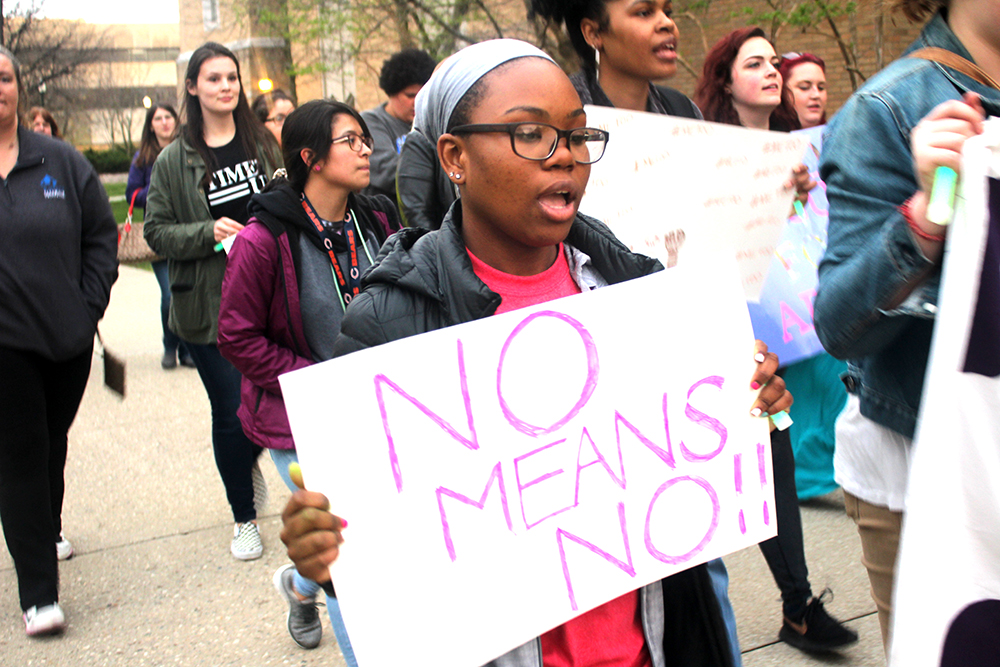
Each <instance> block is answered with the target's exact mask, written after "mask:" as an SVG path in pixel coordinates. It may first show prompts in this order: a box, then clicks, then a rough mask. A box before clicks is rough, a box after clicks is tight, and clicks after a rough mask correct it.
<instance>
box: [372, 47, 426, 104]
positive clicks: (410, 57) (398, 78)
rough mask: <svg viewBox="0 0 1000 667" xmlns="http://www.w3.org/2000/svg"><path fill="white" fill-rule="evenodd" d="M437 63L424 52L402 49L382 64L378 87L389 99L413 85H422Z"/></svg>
mask: <svg viewBox="0 0 1000 667" xmlns="http://www.w3.org/2000/svg"><path fill="white" fill-rule="evenodd" d="M435 67H437V61H436V60H434V58H432V57H431V55H430V54H429V53H427V52H426V51H421V50H420V49H403V50H402V51H399V52H398V53H394V54H392V55H391V56H390V57H389V59H388V60H386V61H385V62H383V63H382V70H381V71H380V72H379V75H378V86H379V88H381V89H382V90H384V91H385V94H386V95H389V96H390V97H391V96H393V95H395V94H396V93H398V92H400V91H402V90H403V89H404V88H409V87H410V86H413V85H421V86H422V85H424V84H425V83H427V79H429V78H431V74H433V73H434V68H435Z"/></svg>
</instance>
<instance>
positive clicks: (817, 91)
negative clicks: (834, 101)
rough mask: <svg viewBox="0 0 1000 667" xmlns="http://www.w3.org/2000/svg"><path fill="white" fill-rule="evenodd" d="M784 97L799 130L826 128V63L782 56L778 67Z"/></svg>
mask: <svg viewBox="0 0 1000 667" xmlns="http://www.w3.org/2000/svg"><path fill="white" fill-rule="evenodd" d="M778 71H779V72H780V73H781V78H782V80H783V81H784V82H785V95H787V96H789V97H790V99H791V101H792V106H793V108H794V109H795V113H796V115H797V116H798V119H799V124H800V125H802V127H803V128H809V127H817V126H819V125H825V124H826V63H825V62H823V59H822V58H820V57H819V56H814V55H813V54H811V53H786V54H785V55H783V56H781V65H780V66H779V67H778Z"/></svg>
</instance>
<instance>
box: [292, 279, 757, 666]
mask: <svg viewBox="0 0 1000 667" xmlns="http://www.w3.org/2000/svg"><path fill="white" fill-rule="evenodd" d="M752 357H753V334H752V331H751V328H750V321H749V317H748V315H747V311H746V303H745V300H744V297H743V293H742V291H741V289H740V287H739V279H738V276H737V272H736V268H735V265H733V264H732V263H729V265H728V266H725V265H723V266H721V267H720V266H716V267H712V268H704V267H691V268H679V269H676V270H671V271H664V272H660V273H658V274H655V275H653V276H649V277H646V278H641V279H638V280H634V281H631V282H628V283H624V284H621V285H615V286H611V287H607V288H603V289H600V290H596V291H593V292H588V293H585V294H580V295H576V296H572V297H568V298H565V299H559V300H556V301H551V302H548V303H545V304H542V305H539V306H536V307H532V308H525V309H522V310H517V311H513V312H510V313H505V314H502V315H495V316H493V317H490V318H486V319H483V320H478V321H475V322H470V323H467V324H463V325H459V326H455V327H450V328H446V329H441V330H438V331H433V332H430V333H427V334H423V335H420V336H416V337H412V338H406V339H402V340H399V341H396V342H393V343H389V344H387V345H382V346H380V347H377V348H372V349H367V350H362V351H360V352H356V353H354V354H351V355H348V356H345V357H341V358H339V359H334V360H332V361H328V362H325V363H322V364H317V365H315V366H312V367H310V368H306V369H302V370H300V371H296V372H294V373H289V374H287V375H283V376H281V378H280V381H281V388H282V392H283V394H284V398H285V405H286V406H287V410H288V416H289V419H290V422H291V425H292V432H293V434H294V437H295V442H296V447H297V449H298V453H299V460H300V462H301V464H302V469H303V472H304V474H305V481H306V484H307V487H308V488H310V489H313V490H317V491H321V492H323V493H325V494H326V495H327V496H328V497H329V498H330V502H331V507H332V511H333V512H334V513H336V514H338V515H340V516H343V517H344V518H346V519H347V520H348V522H349V527H348V528H347V529H346V530H345V531H344V537H345V540H346V542H345V543H344V544H343V545H342V547H341V549H340V557H339V559H338V560H337V561H336V562H335V563H334V565H333V566H332V568H331V573H332V576H333V580H334V584H335V586H336V589H337V596H338V599H339V601H340V606H341V609H342V612H343V615H344V619H345V622H346V625H347V628H348V632H349V633H350V635H351V640H352V644H353V647H354V651H355V653H356V654H357V657H358V661H359V663H360V664H362V665H365V667H398V666H399V665H411V666H412V665H433V667H470V666H472V667H474V666H476V665H481V664H484V663H486V662H488V661H490V660H492V659H493V658H495V657H497V656H499V655H502V654H503V653H505V652H507V651H508V650H510V649H512V648H514V647H516V646H519V645H521V644H522V643H524V642H526V641H528V640H530V639H532V638H534V637H536V636H537V635H539V634H541V633H543V632H545V631H547V630H549V629H551V628H553V627H555V626H557V625H560V624H562V623H564V622H565V621H567V620H569V619H570V618H573V617H574V616H577V615H578V614H580V613H583V612H584V611H587V610H589V609H591V608H593V607H596V606H598V605H600V604H603V603H604V602H606V601H608V600H611V599H614V598H616V597H618V596H620V595H622V594H624V593H626V592H628V591H630V590H634V589H636V588H638V587H640V586H642V585H645V584H647V583H650V582H653V581H657V580H659V579H661V578H662V577H664V576H666V575H669V574H672V573H674V572H677V571H680V570H682V569H685V568H688V567H691V566H692V565H695V564H697V563H701V562H704V561H706V560H708V559H711V558H715V557H717V556H720V555H723V554H726V553H729V552H732V551H735V550H737V549H741V548H744V547H746V546H748V545H751V544H754V543H756V542H759V541H761V540H763V539H767V538H769V537H771V536H773V535H774V534H775V529H774V521H773V516H774V500H773V491H772V485H771V456H770V442H769V438H768V429H767V425H766V420H764V419H760V418H757V419H755V418H752V417H750V416H749V410H750V407H751V405H752V402H753V398H754V396H755V393H756V392H753V391H751V389H750V381H751V375H752V373H753V371H754V368H755V363H754V361H753V358H752Z"/></svg>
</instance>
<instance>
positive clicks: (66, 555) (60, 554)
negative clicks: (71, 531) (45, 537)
mask: <svg viewBox="0 0 1000 667" xmlns="http://www.w3.org/2000/svg"><path fill="white" fill-rule="evenodd" d="M74 553H76V552H75V551H73V544H72V543H71V542H70V541H69V540H67V539H66V538H65V537H63V536H62V534H60V535H59V541H58V542H56V558H58V559H59V560H69V559H70V558H72V557H73V554H74Z"/></svg>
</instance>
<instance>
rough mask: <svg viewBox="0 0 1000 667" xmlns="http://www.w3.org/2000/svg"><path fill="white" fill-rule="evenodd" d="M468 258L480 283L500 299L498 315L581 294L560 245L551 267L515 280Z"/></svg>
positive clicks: (481, 262) (476, 260) (476, 259)
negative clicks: (484, 284)
mask: <svg viewBox="0 0 1000 667" xmlns="http://www.w3.org/2000/svg"><path fill="white" fill-rule="evenodd" d="M469 257H470V258H471V259H472V270H473V271H475V272H476V275H477V276H479V279H480V280H482V281H483V282H484V283H486V286H487V287H489V288H490V289H491V290H493V291H494V292H496V293H497V294H499V295H500V297H501V298H502V299H503V300H502V301H501V302H500V307H499V308H497V315H499V314H500V313H506V312H510V311H512V310H517V309H518V308H524V307H526V306H534V305H535V304H538V303H545V302H546V301H551V300H552V299H558V298H560V297H564V296H570V295H572V294H579V293H580V287H579V286H578V285H577V284H576V282H575V281H574V280H573V276H572V275H570V272H569V262H567V261H566V254H565V253H564V252H563V246H562V244H561V243H560V244H559V256H558V257H556V261H555V262H554V263H553V264H552V266H550V267H549V268H547V269H546V270H545V271H542V272H541V273H539V274H537V275H534V276H514V275H511V274H509V273H504V272H503V271H497V270H496V269H494V268H493V267H492V266H489V265H488V264H485V263H484V262H483V261H482V260H481V259H479V258H478V257H476V256H475V255H473V254H472V253H471V252H470V253H469Z"/></svg>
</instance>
